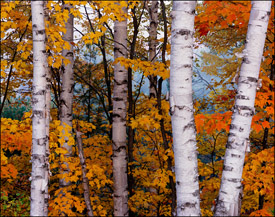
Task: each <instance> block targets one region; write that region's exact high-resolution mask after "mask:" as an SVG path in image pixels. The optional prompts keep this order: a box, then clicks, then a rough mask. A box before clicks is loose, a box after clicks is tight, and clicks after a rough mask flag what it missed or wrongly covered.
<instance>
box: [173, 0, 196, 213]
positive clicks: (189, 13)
mask: <svg viewBox="0 0 275 217" xmlns="http://www.w3.org/2000/svg"><path fill="white" fill-rule="evenodd" d="M195 7H196V1H173V11H172V42H171V71H170V113H171V121H172V132H173V149H174V158H175V174H176V191H177V216H199V215H200V199H199V195H200V193H199V181H198V162H197V150H196V149H197V147H196V129H195V123H194V112H193V111H194V108H193V99H192V63H193V61H192V59H193V34H194V18H195Z"/></svg>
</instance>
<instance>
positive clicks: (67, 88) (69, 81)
mask: <svg viewBox="0 0 275 217" xmlns="http://www.w3.org/2000/svg"><path fill="white" fill-rule="evenodd" d="M71 7H72V6H71V5H69V4H64V6H63V9H64V10H68V11H70V9H71ZM73 24H74V17H73V15H72V14H71V13H69V18H68V20H67V22H66V23H65V28H66V33H65V34H64V36H63V39H64V41H65V42H68V43H69V44H70V49H69V50H65V49H63V50H62V56H63V57H65V58H66V59H68V60H69V61H70V63H68V64H67V65H65V64H63V66H62V69H63V70H62V75H61V76H62V87H61V94H60V104H61V105H60V121H61V125H62V126H63V127H64V130H63V135H65V131H66V130H68V135H70V138H69V137H67V136H65V137H64V140H65V141H64V143H63V144H61V147H63V148H65V150H67V153H66V154H65V162H63V163H64V164H65V165H67V163H66V158H67V159H68V158H69V157H71V156H72V144H71V143H70V141H69V140H70V139H73V137H72V136H71V135H72V119H73V115H72V109H73V86H74V77H73V64H74V54H73V45H72V44H71V42H73V26H74V25H73ZM65 129H66V130H65ZM61 173H63V174H64V173H68V168H67V169H64V170H63V171H62V172H61ZM68 185H70V182H66V181H65V179H60V187H65V186H68Z"/></svg>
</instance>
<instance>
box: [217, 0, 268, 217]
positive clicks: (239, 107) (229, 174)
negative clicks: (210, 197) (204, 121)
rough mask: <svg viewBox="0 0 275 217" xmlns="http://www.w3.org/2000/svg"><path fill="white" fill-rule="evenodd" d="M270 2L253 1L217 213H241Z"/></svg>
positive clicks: (223, 214)
mask: <svg viewBox="0 0 275 217" xmlns="http://www.w3.org/2000/svg"><path fill="white" fill-rule="evenodd" d="M271 3H272V2H271V1H252V8H251V13H250V19H249V24H248V30H247V36H246V44H245V49H244V52H243V62H242V65H241V72H240V77H239V79H238V88H237V95H236V98H235V106H234V107H233V115H232V121H231V126H230V131H229V137H228V141H227V145H226V152H225V156H224V166H223V173H222V180H221V187H220V191H219V197H218V200H217V205H216V208H215V216H238V215H239V214H240V213H239V210H240V207H238V198H239V194H240V190H241V178H242V171H243V165H244V158H245V152H246V150H247V149H248V148H249V134H250V128H251V121H252V117H253V115H254V113H255V108H254V103H255V96H256V88H257V82H258V77H259V71H260V65H261V59H262V55H263V48H264V44H265V38H266V31H267V26H268V20H269V15H270V10H271V9H270V8H271Z"/></svg>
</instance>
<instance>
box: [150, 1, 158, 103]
mask: <svg viewBox="0 0 275 217" xmlns="http://www.w3.org/2000/svg"><path fill="white" fill-rule="evenodd" d="M158 5H159V3H158V1H151V7H150V8H149V10H148V12H149V16H150V29H149V61H152V62H154V61H155V59H156V53H157V52H156V51H157V27H158ZM149 81H150V88H149V89H150V98H151V97H153V98H156V97H157V81H158V77H157V76H153V75H150V76H149Z"/></svg>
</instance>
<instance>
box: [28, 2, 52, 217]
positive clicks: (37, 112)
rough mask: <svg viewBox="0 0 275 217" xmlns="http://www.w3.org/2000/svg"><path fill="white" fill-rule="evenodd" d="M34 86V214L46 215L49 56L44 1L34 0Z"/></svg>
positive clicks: (31, 211)
mask: <svg viewBox="0 0 275 217" xmlns="http://www.w3.org/2000/svg"><path fill="white" fill-rule="evenodd" d="M31 10H32V34H33V89H32V157H31V161H32V173H31V209H30V215H31V216H46V213H45V191H46V188H47V185H48V178H47V177H46V176H45V174H46V173H47V162H46V161H47V157H46V144H47V140H48V135H47V134H46V74H47V56H46V45H45V22H44V12H43V1H32V2H31Z"/></svg>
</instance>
